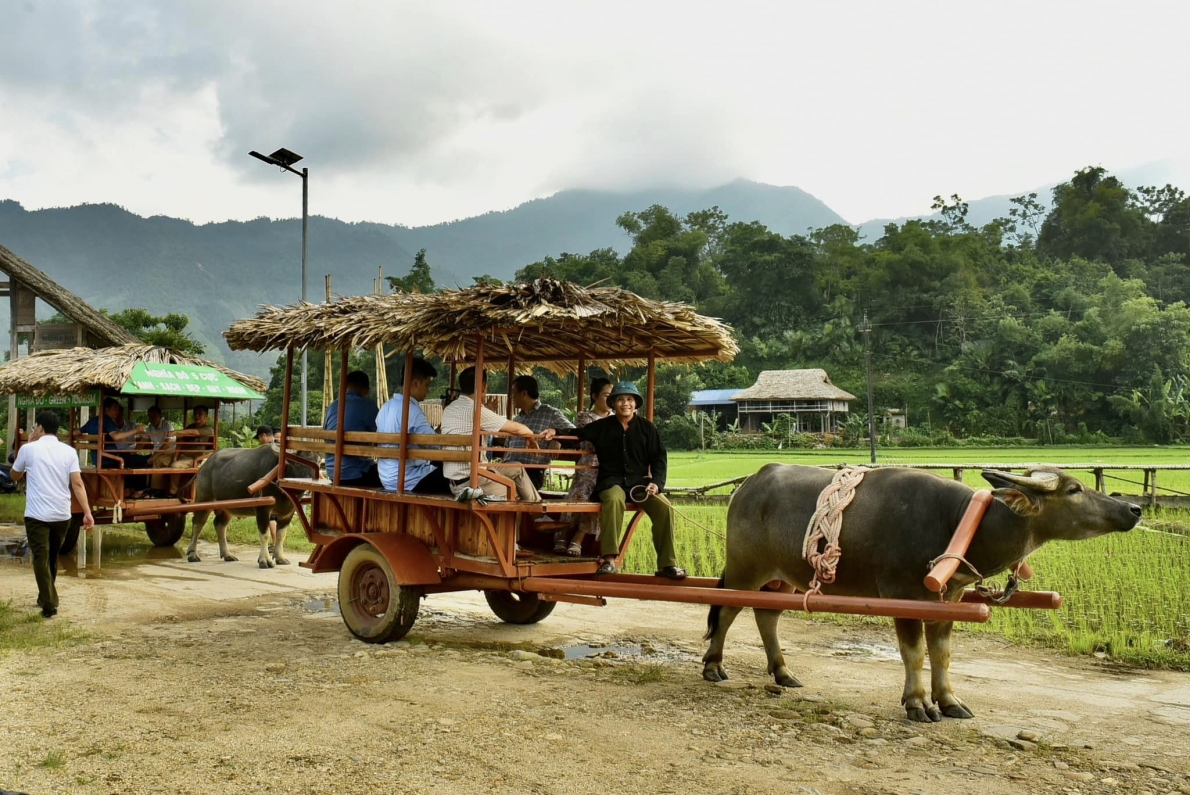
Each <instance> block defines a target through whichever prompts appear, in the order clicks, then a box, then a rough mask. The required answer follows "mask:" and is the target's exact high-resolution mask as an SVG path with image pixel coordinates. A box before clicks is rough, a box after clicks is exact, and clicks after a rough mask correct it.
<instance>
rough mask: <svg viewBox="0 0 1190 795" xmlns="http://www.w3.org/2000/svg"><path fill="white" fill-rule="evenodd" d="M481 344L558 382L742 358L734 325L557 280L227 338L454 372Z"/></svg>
mask: <svg viewBox="0 0 1190 795" xmlns="http://www.w3.org/2000/svg"><path fill="white" fill-rule="evenodd" d="M480 335H482V337H483V340H484V358H485V361H487V362H489V363H490V364H491V365H492V367H493V368H498V367H499V366H500V365H501V364H502V363H503V362H504V361H506V360H507V359H508V358H509V357H510V356H511V357H514V358H515V359H516V361H517V362H518V363H525V364H528V363H534V364H540V365H541V366H544V367H547V368H549V369H552V370H555V371H556V372H566V371H573V369H574V366H575V360H577V359H578V358H579V356H580V355H583V356H585V357H586V358H587V360H588V361H594V360H599V361H606V362H609V363H612V364H613V365H615V364H643V363H645V362H646V361H647V359H648V357H649V354H650V352H652V353H653V354H654V355H655V356H656V357H657V359H659V360H664V361H670V362H687V363H695V362H702V361H708V360H712V359H717V360H720V361H728V360H730V359H732V358H733V357H734V356H735V354H736V353H737V352H738V351H739V348H738V347H737V346H736V343H735V340H734V339H732V336H731V329H730V328H729V327H728V326H727V325H725V324H723V323H721V322H719V321H718V320H716V319H714V318H710V317H705V316H703V315H700V314H698V313H697V312H695V311H694V309H693V307H690V306H688V305H686V304H679V303H669V302H665V301H653V300H649V299H647V298H641V297H640V296H638V295H636V294H635V293H632V292H630V291H628V290H624V289H621V288H618V287H595V288H592V287H580V286H579V285H577V284H572V283H570V282H564V281H558V280H556V279H551V278H541V279H537V280H536V281H532V282H521V283H517V284H505V285H493V284H479V285H475V286H473V287H466V288H463V289H459V290H443V291H442V292H438V293H432V294H428V295H422V294H419V293H393V294H389V295H361V296H355V297H346V298H339V299H337V300H334V301H330V302H327V303H325V304H308V303H302V304H297V305H294V306H290V307H282V308H277V307H265V308H264V309H262V310H261V311H260V312H259V313H257V315H256V317H254V318H252V319H250V320H240V321H238V322H236V323H234V324H233V325H232V327H231V328H230V329H229V330H228V331H226V332H224V336H225V337H226V338H227V342H228V345H230V346H231V348H232V349H233V350H256V351H264V350H272V349H281V348H288V347H291V346H292V347H294V348H304V347H309V348H317V349H326V348H343V347H358V348H370V347H374V346H375V345H377V344H380V343H384V344H386V345H389V346H391V347H393V348H395V349H397V350H408V349H409V348H416V349H418V350H421V351H422V352H423V353H425V354H427V355H432V356H441V357H442V358H444V359H447V360H452V361H456V362H467V361H474V359H475V348H476V338H477V337H478V336H480Z"/></svg>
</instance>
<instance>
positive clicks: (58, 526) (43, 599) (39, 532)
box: [25, 516, 70, 610]
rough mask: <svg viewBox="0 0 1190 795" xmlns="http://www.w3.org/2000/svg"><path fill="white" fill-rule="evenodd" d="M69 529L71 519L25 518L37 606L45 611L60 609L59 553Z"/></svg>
mask: <svg viewBox="0 0 1190 795" xmlns="http://www.w3.org/2000/svg"><path fill="white" fill-rule="evenodd" d="M69 527H70V520H69V519H64V520H63V521H61V522H43V521H41V520H40V519H34V518H33V517H31V516H26V517H25V537H26V538H28V539H29V551H30V552H32V553H33V577H34V578H35V579H36V580H37V606H38V607H40V608H41V609H43V610H46V609H53V610H57V609H58V589H57V588H56V587H55V586H54V580H55V579H57V577H58V553H59V552H60V551H61V550H62V539H63V538H64V537H65V536H66V530H67V528H69Z"/></svg>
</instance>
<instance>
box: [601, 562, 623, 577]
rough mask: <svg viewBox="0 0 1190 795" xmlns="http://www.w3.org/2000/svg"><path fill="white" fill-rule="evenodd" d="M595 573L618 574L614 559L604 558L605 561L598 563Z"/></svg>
mask: <svg viewBox="0 0 1190 795" xmlns="http://www.w3.org/2000/svg"><path fill="white" fill-rule="evenodd" d="M595 573H596V574H619V573H620V570H619V569H617V568H616V562H615V561H614V560H605V561H603V563H600V564H599V570H598V571H596V572H595Z"/></svg>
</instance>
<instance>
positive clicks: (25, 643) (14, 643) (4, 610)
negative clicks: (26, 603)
mask: <svg viewBox="0 0 1190 795" xmlns="http://www.w3.org/2000/svg"><path fill="white" fill-rule="evenodd" d="M85 637H86V634H85V633H83V632H80V631H79V630H77V629H74V628H72V627H71V626H70V625H69V624H67V623H65V622H63V621H61V620H52V621H46V620H45V619H43V618H42V617H41V614H40V613H38V612H36V611H33V610H23V609H21V608H19V607H14V606H13V604H12V601H11V600H9V601H5V602H0V652H6V651H27V650H29V649H39V648H47V647H51V648H56V647H58V646H63V645H65V644H67V643H73V642H76V641H78V640H81V639H83V638H85Z"/></svg>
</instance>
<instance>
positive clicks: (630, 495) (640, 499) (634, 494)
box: [628, 484, 727, 541]
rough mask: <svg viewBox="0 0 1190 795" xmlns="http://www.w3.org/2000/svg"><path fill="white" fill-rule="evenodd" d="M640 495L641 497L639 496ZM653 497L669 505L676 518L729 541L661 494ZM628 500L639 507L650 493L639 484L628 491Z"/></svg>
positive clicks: (658, 493)
mask: <svg viewBox="0 0 1190 795" xmlns="http://www.w3.org/2000/svg"><path fill="white" fill-rule="evenodd" d="M638 494H639V495H641V496H637V495H638ZM653 496H654V497H656V498H657V499H658V500H660V501H661V502H663V503H664V504H666V505H668V506H669V508H670V510H671V511H673V512H674V514H675V515H676V516H680V517H682V518H683V519H685V520H686V521H687V522H689V523H690V524H692V525H697V526H699V527H701V528H702V529H703V530H706V531H707V532H708V533H710V534H711V535H713V536H718V537H719V538H721V539H723V540H724V541H727V536H725V535H723V534H722V533H720V532H719V531H718V530H712V529H711V528H709V527H707V526H706V525H705V524H703V523H702V522H700V521H698V520H697V519H691V518H690V515H689V514H687V513H683V512H682V511H680V510H678V506H676V505H674V504H673V503H672V502H670V501H669V500H668V499H666V497H665V495H664V494H662V493H661V492H657V493H656V494H654V495H653ZM628 499H630V500H632V501H633V502H634V503H636V504H637V505H639V504H641V503H643V502H644V501H645V500H647V499H649V492H648V491H647V490H646V489H645V487H644V486H643V485H640V484H637V485H635V486H633V487H632V488H631V489H629V490H628Z"/></svg>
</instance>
